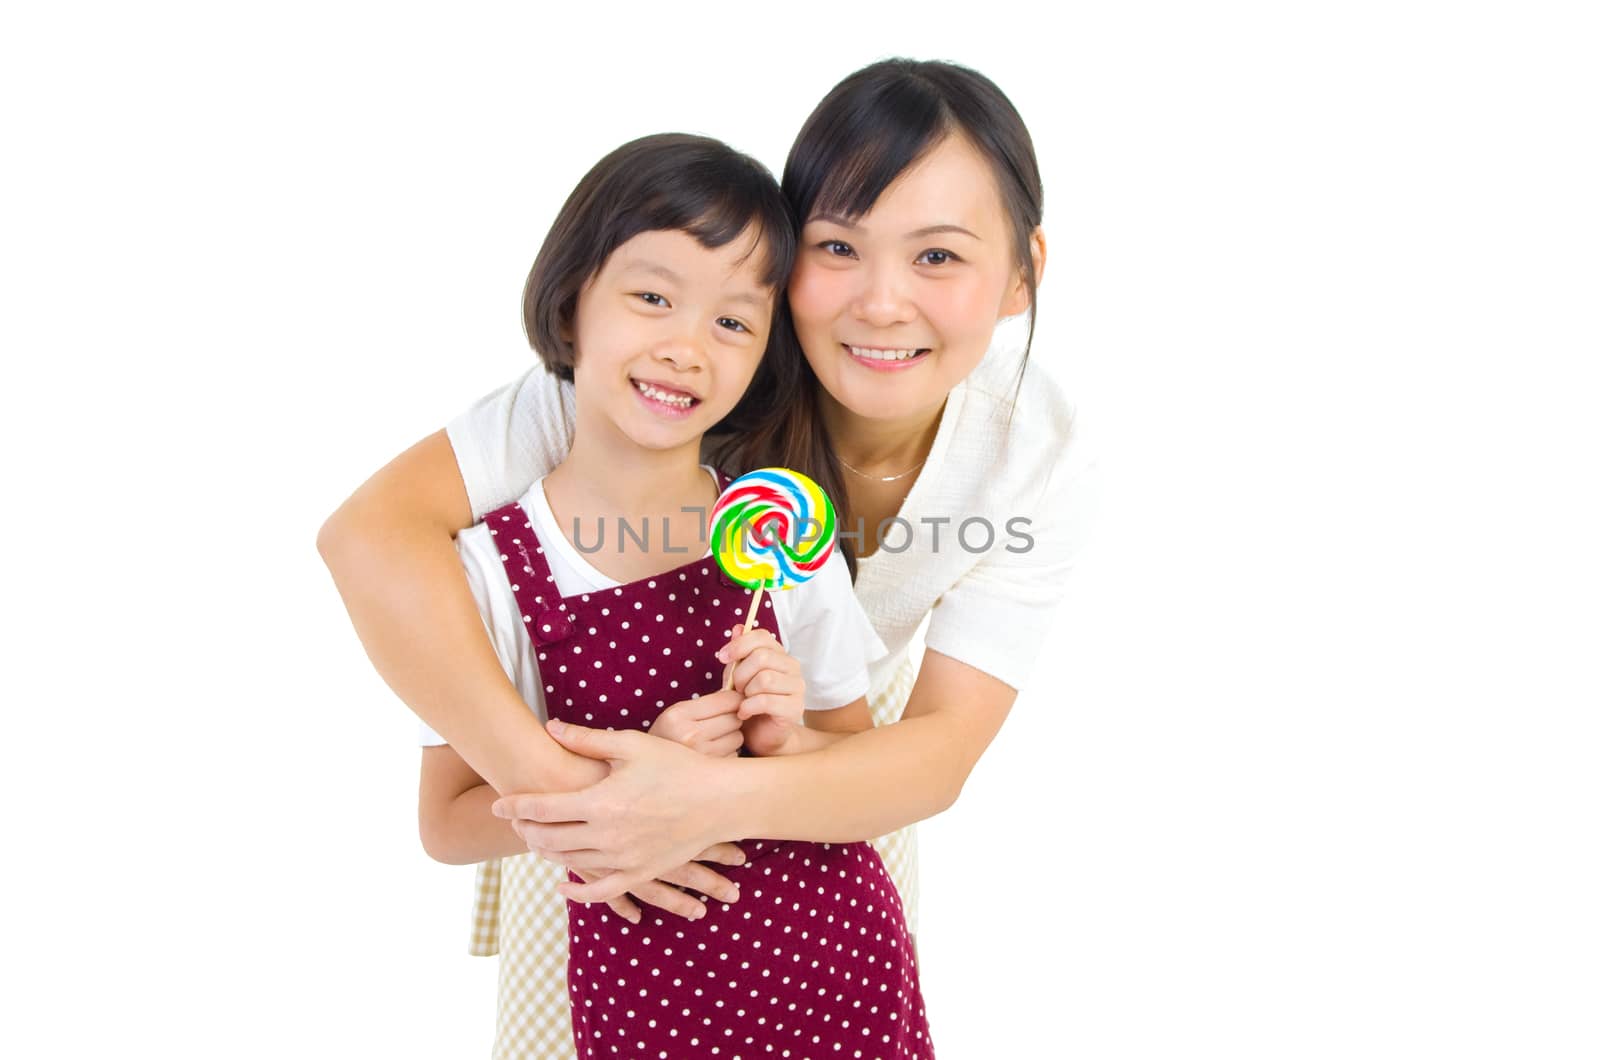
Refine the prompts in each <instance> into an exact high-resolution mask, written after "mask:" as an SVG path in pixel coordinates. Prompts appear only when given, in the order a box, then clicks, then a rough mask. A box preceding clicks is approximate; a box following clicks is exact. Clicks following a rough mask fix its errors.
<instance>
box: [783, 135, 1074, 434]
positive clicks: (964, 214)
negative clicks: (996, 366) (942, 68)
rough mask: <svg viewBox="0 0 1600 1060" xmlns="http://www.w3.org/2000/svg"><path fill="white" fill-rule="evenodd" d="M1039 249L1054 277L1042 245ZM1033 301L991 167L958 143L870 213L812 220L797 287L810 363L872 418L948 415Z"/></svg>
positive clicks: (922, 163)
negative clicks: (951, 400) (997, 331)
mask: <svg viewBox="0 0 1600 1060" xmlns="http://www.w3.org/2000/svg"><path fill="white" fill-rule="evenodd" d="M1034 243H1035V245H1034V246H1033V247H1032V248H1030V249H1031V250H1033V252H1034V253H1035V261H1036V268H1042V265H1043V260H1042V259H1043V241H1042V237H1036V238H1035V241H1034ZM1027 304H1028V291H1027V287H1026V286H1025V285H1024V283H1023V280H1022V274H1021V270H1019V269H1018V268H1017V266H1016V256H1015V251H1014V249H1013V247H1012V241H1011V232H1010V225H1009V224H1008V223H1007V219H1006V215H1005V212H1004V208H1003V206H1002V205H1001V201H1000V192H999V189H998V188H997V187H996V185H995V179H994V174H993V172H992V170H991V167H990V164H989V162H988V161H987V160H985V159H984V157H983V156H982V155H981V154H979V153H978V151H977V150H976V149H975V148H974V147H973V146H972V145H971V144H970V143H969V142H968V141H967V140H966V139H965V138H964V137H962V136H959V135H956V134H952V135H950V136H947V137H946V138H945V139H944V141H943V142H941V143H939V144H938V145H936V146H935V147H934V148H933V149H932V150H930V151H929V152H928V153H927V154H926V155H925V156H923V158H921V159H920V160H919V161H917V162H915V163H913V164H912V165H911V166H910V167H909V168H907V169H906V171H905V172H903V173H901V174H900V176H899V177H898V178H896V179H895V181H894V183H892V184H890V185H889V187H888V188H886V189H885V190H884V192H883V194H882V195H880V196H879V197H878V201H877V202H876V203H874V204H873V206H872V209H871V210H869V211H868V212H867V213H866V214H865V215H864V216H862V217H860V218H857V219H856V220H855V221H853V222H851V221H846V220H845V219H843V218H840V217H828V216H820V215H813V216H812V217H810V218H808V219H807V220H806V223H805V226H804V227H803V228H802V230H801V233H800V249H799V256H798V258H797V259H796V262H795V269H794V275H793V276H792V277H791V279H790V281H789V308H790V310H791V311H792V313H793V315H794V326H795V331H796V333H797V335H798V337H799V339H800V344H801V346H802V347H803V348H804V349H805V354H806V360H807V361H809V362H810V363H811V368H812V370H813V371H815V372H816V374H817V379H818V380H819V381H820V382H821V383H822V385H823V387H824V388H826V390H827V391H828V393H829V394H831V395H832V396H833V398H834V399H835V400H837V401H838V402H839V403H840V404H841V405H843V406H844V407H845V408H847V409H849V410H850V411H851V412H853V413H855V414H856V415H858V416H862V417H865V418H867V419H883V420H896V419H903V418H907V417H914V416H918V415H923V414H928V413H932V412H936V411H937V410H938V409H939V408H940V407H941V406H942V404H943V402H944V399H945V397H946V396H947V395H948V394H949V393H950V389H951V388H952V387H954V386H955V385H956V384H957V383H959V382H961V380H962V379H964V378H966V376H967V374H968V373H969V372H971V371H972V369H973V368H975V367H976V366H977V364H978V361H979V360H981V359H982V357H983V354H984V351H985V350H987V349H988V348H989V342H990V340H991V339H992V338H993V336H994V328H995V324H996V323H998V322H999V321H1000V320H1001V319H1002V318H1004V317H1007V316H1011V315H1013V314H1016V313H1020V312H1022V311H1023V310H1024V309H1026V308H1027Z"/></svg>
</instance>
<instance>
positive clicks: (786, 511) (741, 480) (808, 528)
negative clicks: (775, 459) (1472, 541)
mask: <svg viewBox="0 0 1600 1060" xmlns="http://www.w3.org/2000/svg"><path fill="white" fill-rule="evenodd" d="M833 545H834V512H833V501H831V500H829V499H828V495H827V494H826V493H825V492H823V490H822V487H821V486H818V485H817V484H816V483H815V482H812V481H811V480H810V479H809V478H807V477H806V476H804V475H802V474H800V472H798V471H791V470H789V469H788V468H786V467H764V468H761V469H760V470H759V471H752V472H750V473H749V474H747V475H740V476H739V477H738V478H736V479H734V480H733V481H732V482H730V483H729V484H728V488H727V489H725V490H723V491H722V495H721V496H720V497H718V498H717V503H716V504H715V505H714V506H713V507H712V509H711V551H712V554H713V555H714V556H715V557H716V560H717V566H719V567H721V568H722V569H723V571H724V572H725V573H726V574H727V575H728V577H729V578H731V579H733V580H734V581H735V582H737V583H738V584H740V585H742V586H744V587H745V588H746V589H754V590H755V593H754V595H753V596H752V598H751V600H750V611H749V613H748V614H747V615H745V620H744V628H745V630H746V631H749V630H752V629H754V628H755V627H756V609H757V608H759V607H760V606H761V593H762V591H763V590H765V589H793V588H794V587H795V586H797V585H800V584H801V583H803V582H806V581H808V580H810V578H811V577H812V576H813V575H815V574H816V573H817V571H819V570H821V569H822V565H823V564H824V563H826V562H827V561H828V557H829V556H831V555H833ZM732 677H733V669H732V667H729V669H728V674H727V677H726V678H725V679H724V681H723V684H722V687H723V688H724V689H727V688H729V687H730V686H731V682H732Z"/></svg>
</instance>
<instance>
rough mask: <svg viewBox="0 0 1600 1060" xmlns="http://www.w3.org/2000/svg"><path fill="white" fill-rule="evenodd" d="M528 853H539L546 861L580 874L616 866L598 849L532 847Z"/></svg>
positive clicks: (597, 871)
mask: <svg viewBox="0 0 1600 1060" xmlns="http://www.w3.org/2000/svg"><path fill="white" fill-rule="evenodd" d="M528 853H530V854H537V855H538V856H539V857H541V858H543V859H544V860H545V861H548V862H551V863H552V864H555V865H562V866H565V867H566V868H569V869H571V870H572V871H573V872H576V873H579V874H580V875H581V874H582V873H584V872H586V871H587V872H593V873H596V874H598V873H599V872H600V871H611V870H612V869H614V868H615V866H613V865H612V864H610V862H609V861H608V860H607V858H606V857H605V855H603V854H601V853H600V851H598V850H547V849H545V848H543V847H537V848H530V849H529V851H528Z"/></svg>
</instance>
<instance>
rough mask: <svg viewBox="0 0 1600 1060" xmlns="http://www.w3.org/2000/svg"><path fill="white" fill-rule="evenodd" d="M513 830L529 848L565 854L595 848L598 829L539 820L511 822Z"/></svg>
mask: <svg viewBox="0 0 1600 1060" xmlns="http://www.w3.org/2000/svg"><path fill="white" fill-rule="evenodd" d="M511 829H512V831H514V832H516V833H517V835H519V836H521V837H522V841H523V842H524V843H526V844H527V845H528V849H529V850H548V851H550V852H551V853H554V854H564V853H567V852H568V851H573V850H593V849H595V848H596V846H597V844H596V842H595V841H594V839H595V835H596V829H595V828H594V827H593V826H592V825H587V824H540V823H539V822H537V821H523V820H516V821H512V822H511Z"/></svg>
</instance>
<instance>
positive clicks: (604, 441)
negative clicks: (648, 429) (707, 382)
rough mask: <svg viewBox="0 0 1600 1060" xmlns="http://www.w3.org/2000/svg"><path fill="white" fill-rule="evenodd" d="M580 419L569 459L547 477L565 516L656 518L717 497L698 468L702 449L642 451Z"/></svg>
mask: <svg viewBox="0 0 1600 1060" xmlns="http://www.w3.org/2000/svg"><path fill="white" fill-rule="evenodd" d="M585 426H586V425H585V423H584V422H583V418H582V416H580V417H579V420H578V429H577V431H576V433H575V435H574V437H573V440H572V449H571V451H570V452H569V453H568V455H567V458H566V459H565V460H563V461H562V462H561V463H560V464H559V465H557V466H556V468H555V470H553V471H551V472H550V474H549V476H548V477H547V478H546V479H545V493H546V495H547V496H549V497H550V498H551V504H552V507H557V505H556V500H555V498H556V497H558V496H559V497H560V498H561V504H560V505H559V508H561V509H565V511H564V513H563V514H565V515H567V517H568V518H583V519H592V518H598V517H602V516H609V517H611V518H619V517H620V518H629V517H632V518H636V519H637V518H644V517H659V516H661V515H663V514H664V513H672V514H675V513H677V512H678V511H679V509H680V508H682V507H684V506H686V505H691V506H692V505H703V506H706V507H708V508H709V506H710V504H711V502H712V501H714V500H715V499H716V491H715V489H714V487H713V486H712V483H711V479H710V476H708V475H707V474H706V473H705V472H704V471H703V470H701V468H700V445H699V439H698V438H696V439H695V441H694V442H693V443H692V444H688V445H683V446H679V447H678V448H675V449H646V448H643V447H641V446H639V445H636V444H634V443H633V442H632V441H631V440H629V439H628V438H627V437H625V436H623V435H621V434H620V433H618V432H615V431H614V430H613V431H605V432H602V431H598V430H585V429H584V428H585Z"/></svg>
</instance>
